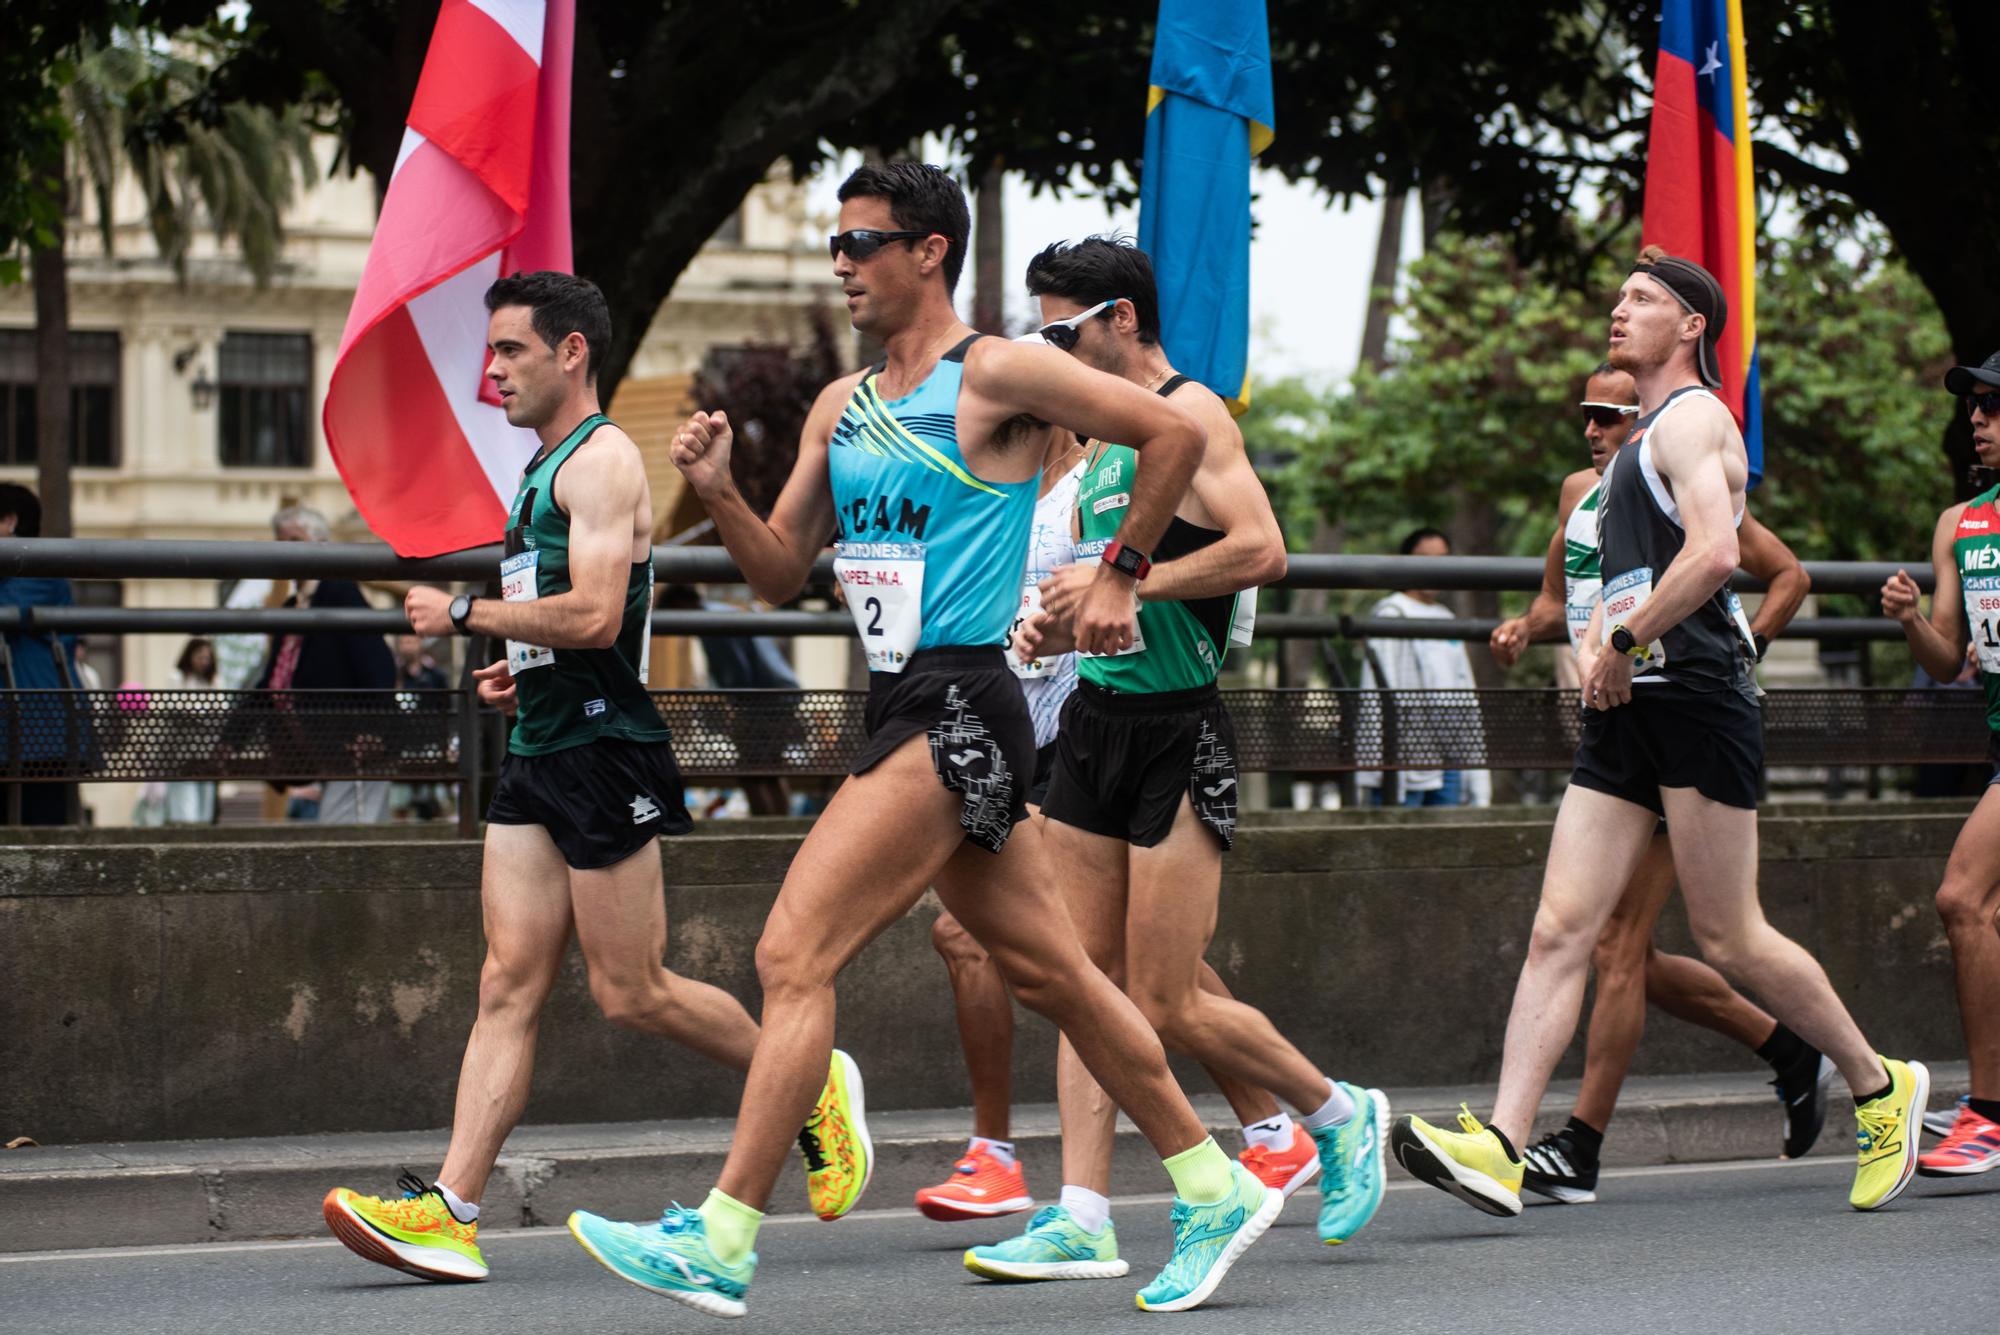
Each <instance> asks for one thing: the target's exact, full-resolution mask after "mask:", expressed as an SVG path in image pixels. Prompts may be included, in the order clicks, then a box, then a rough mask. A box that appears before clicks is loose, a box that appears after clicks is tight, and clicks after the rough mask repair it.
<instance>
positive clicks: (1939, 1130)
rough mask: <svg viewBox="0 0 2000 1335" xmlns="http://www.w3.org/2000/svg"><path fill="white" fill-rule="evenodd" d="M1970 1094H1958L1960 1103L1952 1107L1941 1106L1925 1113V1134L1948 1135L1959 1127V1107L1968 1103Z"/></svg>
mask: <svg viewBox="0 0 2000 1335" xmlns="http://www.w3.org/2000/svg"><path fill="white" fill-rule="evenodd" d="M1971 1097H1972V1095H1970V1094H1961V1095H1959V1096H1958V1103H1957V1104H1956V1105H1955V1106H1953V1107H1950V1108H1939V1109H1938V1110H1937V1111H1936V1112H1927V1113H1925V1114H1924V1134H1925V1135H1928V1136H1948V1135H1950V1134H1951V1133H1952V1132H1953V1131H1955V1130H1957V1129H1958V1109H1959V1108H1963V1107H1964V1106H1965V1105H1966V1101H1967V1100H1969V1099H1970V1098H1971Z"/></svg>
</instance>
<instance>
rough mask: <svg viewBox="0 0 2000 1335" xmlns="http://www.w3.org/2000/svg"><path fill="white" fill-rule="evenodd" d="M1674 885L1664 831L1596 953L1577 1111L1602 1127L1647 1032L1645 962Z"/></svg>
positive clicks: (1634, 876) (1652, 845) (1608, 1120)
mask: <svg viewBox="0 0 2000 1335" xmlns="http://www.w3.org/2000/svg"><path fill="white" fill-rule="evenodd" d="M1673 890H1674V855H1673V850H1672V849H1670V848H1669V847H1668V846H1667V839H1666V836H1665V835H1659V834H1656V835H1654V836H1653V838H1652V841H1651V842H1650V843H1648V844H1647V845H1646V853H1645V856H1644V857H1643V858H1641V859H1640V861H1639V870H1638V871H1636V872H1634V873H1633V874H1632V880H1631V882H1630V883H1629V884H1628V885H1627V886H1626V887H1625V893H1624V894H1623V895H1621V896H1619V899H1618V907H1617V908H1615V909H1613V910H1612V912H1611V920H1610V921H1609V922H1607V923H1605V924H1604V931H1603V932H1602V933H1601V934H1600V935H1599V936H1598V938H1597V948H1596V950H1594V951H1593V952H1592V953H1591V961H1590V962H1591V968H1592V971H1593V972H1594V973H1595V974H1596V976H1597V991H1596V995H1595V996H1594V997H1593V998H1592V999H1591V1003H1590V1031H1589V1037H1588V1039H1587V1040H1586V1046H1585V1048H1584V1058H1583V1088H1582V1089H1580V1090H1578V1091H1577V1096H1576V1116H1577V1117H1578V1118H1579V1119H1581V1120H1582V1121H1584V1122H1586V1123H1588V1124H1589V1125H1591V1126H1593V1127H1595V1128H1596V1129H1597V1130H1599V1131H1602V1130H1604V1129H1605V1128H1606V1127H1608V1126H1609V1125H1611V1114H1612V1113H1613V1111H1615V1110H1616V1109H1617V1107H1618V1091H1619V1089H1620V1088H1621V1087H1622V1086H1623V1085H1624V1083H1625V1072H1626V1070H1627V1068H1629V1067H1630V1066H1631V1065H1632V1054H1633V1053H1635V1052H1637V1051H1638V1050H1639V1039H1640V1037H1641V1036H1642V1035H1643V1034H1644V1033H1645V1032H1646V961H1647V958H1648V957H1649V956H1650V955H1651V954H1652V951H1653V927H1654V925H1655V924H1656V923H1657V922H1658V921H1659V919H1660V910H1661V909H1662V908H1663V907H1665V905H1666V902H1667V896H1668V895H1670V894H1672V893H1673Z"/></svg>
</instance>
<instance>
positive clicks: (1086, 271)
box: [1028, 236, 1160, 343]
mask: <svg viewBox="0 0 2000 1335" xmlns="http://www.w3.org/2000/svg"><path fill="white" fill-rule="evenodd" d="M1028 295H1029V296H1031V297H1040V296H1054V297H1066V298H1068V299H1069V300H1071V301H1074V302H1077V303H1078V304H1080V305H1084V306H1095V305H1096V304H1097V303H1098V302H1100V301H1110V300H1112V299H1114V298H1117V297H1123V298H1125V299H1126V300H1127V301H1129V302H1131V303H1132V311H1133V314H1135V315H1136V316H1138V319H1139V341H1140V342H1141V343H1158V342H1159V341H1160V291H1159V288H1158V287H1157V286H1155V285H1154V282H1153V261H1152V260H1150V259H1148V258H1147V256H1146V252H1145V251H1143V250H1141V249H1139V247H1138V246H1136V245H1134V244H1133V242H1132V238H1130V237H1127V236H1087V237H1085V238H1084V239H1083V240H1081V241H1058V242H1056V243H1055V244H1054V245H1052V246H1050V247H1048V248H1047V249H1046V250H1044V251H1042V253H1041V254H1039V255H1037V256H1035V258H1033V259H1031V260H1029V261H1028Z"/></svg>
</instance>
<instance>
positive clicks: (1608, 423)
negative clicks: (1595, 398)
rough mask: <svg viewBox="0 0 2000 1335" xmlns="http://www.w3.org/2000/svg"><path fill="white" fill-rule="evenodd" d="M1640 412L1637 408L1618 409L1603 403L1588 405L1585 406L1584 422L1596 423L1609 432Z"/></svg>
mask: <svg viewBox="0 0 2000 1335" xmlns="http://www.w3.org/2000/svg"><path fill="white" fill-rule="evenodd" d="M1638 411H1639V410H1638V409H1637V408H1618V407H1611V406H1607V405H1605V404H1602V403H1586V404H1584V405H1583V420H1584V421H1586V422H1595V423H1596V424H1597V425H1598V426H1600V427H1603V428H1604V429H1605V430H1607V431H1608V430H1610V429H1611V428H1612V427H1614V426H1617V425H1618V424H1619V423H1620V422H1622V421H1624V420H1625V419H1626V418H1628V417H1631V416H1633V415H1635V414H1636V413H1638Z"/></svg>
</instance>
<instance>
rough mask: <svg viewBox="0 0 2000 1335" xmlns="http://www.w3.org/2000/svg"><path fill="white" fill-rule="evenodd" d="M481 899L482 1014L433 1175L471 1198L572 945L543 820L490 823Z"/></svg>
mask: <svg viewBox="0 0 2000 1335" xmlns="http://www.w3.org/2000/svg"><path fill="white" fill-rule="evenodd" d="M479 898H480V906H481V914H482V918H483V921H484V924H485V928H486V962H485V963H484V964H483V965H482V966H481V967H480V970H479V1018H478V1019H477V1020H476V1021H474V1023H473V1026H472V1036H471V1038H469V1039H468V1040H467V1041H466V1044H465V1061H464V1063H463V1064H462V1065H461V1066H460V1068H459V1072H458V1097H457V1100H456V1102H455V1104H454V1106H453V1109H452V1119H451V1146H450V1148H449V1149H447V1150H446V1151H445V1156H444V1167H443V1169H442V1170H440V1171H439V1173H438V1180H439V1181H441V1182H443V1183H444V1184H445V1185H446V1186H448V1187H450V1188H451V1189H452V1190H453V1191H455V1192H457V1193H458V1194H459V1196H460V1197H461V1198H462V1199H464V1200H467V1201H472V1202H477V1201H478V1200H479V1198H480V1197H481V1196H483V1195H484V1194H485V1192H486V1179H487V1177H488V1176H490V1175H491V1174H492V1172H493V1162H494V1160H495V1159H497V1158H499V1157H500V1146H501V1144H502V1143H503V1142H505V1141H506V1139H507V1133H508V1132H510V1131H512V1130H513V1129H514V1124H515V1123H516V1122H518V1121H520V1120H521V1110H522V1109H523V1108H525V1107H526V1106H527V1103H528V1082H529V1078H530V1077H531V1076H532V1075H533V1073H534V1069H535V1035H536V1032H537V1031H538V1029H539V1028H540V1025H541V1019H542V1006H543V1003H545V1002H546V1001H548V999H549V991H550V989H552V988H553V987H554V986H555V981H556V972H557V970H559V969H560V968H561V967H562V960H563V954H564V952H566V951H567V950H568V949H569V933H570V908H569V868H568V867H567V866H566V865H564V863H563V860H562V854H561V853H559V852H558V851H557V850H556V846H555V844H554V842H553V841H551V840H550V838H549V834H548V831H547V830H544V829H543V828H542V827H541V826H539V825H488V826H487V827H486V851H485V858H484V867H483V870H482V872H481V874H480V886H479Z"/></svg>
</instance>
